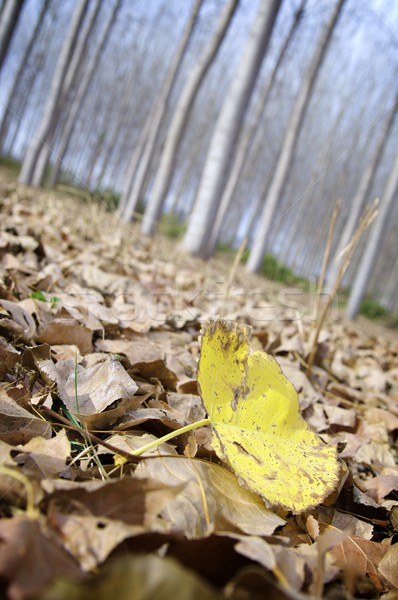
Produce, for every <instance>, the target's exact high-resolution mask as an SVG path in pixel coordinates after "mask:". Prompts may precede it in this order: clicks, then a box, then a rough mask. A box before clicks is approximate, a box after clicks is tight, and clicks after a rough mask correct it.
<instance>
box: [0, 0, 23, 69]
mask: <svg viewBox="0 0 398 600" xmlns="http://www.w3.org/2000/svg"><path fill="white" fill-rule="evenodd" d="M22 7H23V0H5V3H4V6H3V7H2V10H1V18H0V69H1V67H2V66H3V63H4V60H5V58H6V56H7V52H8V49H9V47H10V42H11V39H12V36H13V34H14V32H15V29H16V26H17V23H18V19H19V16H20V14H21V11H22Z"/></svg>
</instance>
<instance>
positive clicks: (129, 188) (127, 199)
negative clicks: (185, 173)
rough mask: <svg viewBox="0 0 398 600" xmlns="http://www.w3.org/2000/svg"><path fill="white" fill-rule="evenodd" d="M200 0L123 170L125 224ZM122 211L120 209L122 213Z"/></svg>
mask: <svg viewBox="0 0 398 600" xmlns="http://www.w3.org/2000/svg"><path fill="white" fill-rule="evenodd" d="M202 2H203V0H195V3H194V6H193V9H192V12H191V15H190V17H189V21H188V24H187V26H186V28H185V30H184V33H183V36H182V40H181V43H180V45H179V47H178V49H177V52H176V54H175V56H174V58H173V61H172V63H171V65H170V68H169V70H168V72H167V75H166V78H165V80H164V83H163V86H162V89H161V91H160V93H159V96H158V99H157V101H156V104H155V106H154V109H153V110H152V111H151V112H150V114H149V116H148V122H149V123H150V125H149V126H147V127H145V130H146V131H147V132H148V133H147V135H146V137H145V139H144V140H143V143H141V145H140V146H139V147H138V148H137V150H136V151H135V152H134V153H133V156H132V160H131V162H130V164H129V166H128V169H127V175H126V186H125V189H124V190H123V194H122V197H121V211H120V213H119V214H120V216H121V218H122V219H123V220H124V221H126V222H128V221H130V219H131V216H132V214H133V212H134V211H135V208H136V206H137V204H138V201H139V199H140V198H141V197H143V195H144V185H145V180H146V178H147V176H148V171H149V168H150V165H151V162H152V159H153V155H154V152H155V148H156V146H157V144H158V141H159V134H160V131H161V127H162V124H163V121H164V116H165V114H166V109H167V106H168V103H169V100H170V96H171V92H172V90H173V87H174V83H175V81H176V79H177V75H178V73H179V71H180V67H181V64H182V61H183V59H184V56H185V53H186V50H187V48H188V45H189V42H190V40H191V38H192V33H193V31H194V29H195V24H196V21H197V17H198V14H199V10H200V7H201V4H202ZM122 208H123V210H122Z"/></svg>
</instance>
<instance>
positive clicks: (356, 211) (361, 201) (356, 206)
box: [327, 96, 398, 286]
mask: <svg viewBox="0 0 398 600" xmlns="http://www.w3.org/2000/svg"><path fill="white" fill-rule="evenodd" d="M397 109H398V96H397V97H396V99H395V102H394V105H393V106H392V107H391V109H390V111H389V113H388V115H387V117H386V119H385V121H384V125H383V129H382V132H381V135H380V137H379V140H378V142H377V146H376V150H375V152H374V154H373V157H372V160H370V161H369V162H368V164H367V165H366V167H365V169H364V170H363V172H362V177H361V179H360V181H359V185H358V191H357V193H356V194H355V196H354V199H353V200H352V202H351V204H350V212H349V214H348V218H347V221H346V223H345V225H344V229H343V233H342V234H341V237H340V240H339V243H338V246H337V249H336V252H335V253H334V259H333V262H332V265H331V268H330V272H329V275H328V278H327V281H328V284H329V285H330V286H332V285H333V283H334V281H335V280H336V277H337V273H338V270H339V267H340V262H341V252H342V251H343V250H344V248H345V247H346V245H347V244H348V242H349V241H350V239H351V237H352V235H353V233H354V231H355V228H356V226H357V224H358V220H359V216H360V214H361V211H362V209H363V207H364V205H365V202H366V199H367V197H368V194H369V192H370V189H371V187H372V183H373V180H374V177H375V174H376V171H377V169H378V167H379V164H380V160H381V157H382V154H383V150H384V148H385V145H386V141H387V139H388V137H389V134H390V131H391V129H392V126H393V123H394V120H395V117H396V114H397ZM383 116H384V115H383Z"/></svg>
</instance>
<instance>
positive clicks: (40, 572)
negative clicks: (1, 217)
mask: <svg viewBox="0 0 398 600" xmlns="http://www.w3.org/2000/svg"><path fill="white" fill-rule="evenodd" d="M39 565H40V566H39ZM0 574H1V576H2V577H3V578H4V579H5V580H6V581H7V583H8V587H7V598H9V599H10V600H25V599H28V598H32V597H35V596H40V595H41V593H42V592H43V590H44V587H45V586H46V585H48V584H49V583H50V582H52V581H53V580H54V579H56V578H57V577H70V578H72V579H73V580H76V579H77V580H78V579H80V578H82V576H83V573H82V571H81V570H80V568H79V565H78V563H77V562H76V561H75V560H74V558H73V557H72V556H71V555H70V554H69V552H67V551H66V550H65V548H64V547H63V546H62V544H61V543H60V541H59V539H58V538H57V537H56V536H55V535H54V533H53V532H52V530H51V529H49V528H48V527H47V525H46V523H45V522H44V520H42V519H29V518H28V517H25V516H23V515H16V516H14V517H13V518H12V519H2V520H0Z"/></svg>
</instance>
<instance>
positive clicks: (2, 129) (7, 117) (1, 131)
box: [0, 0, 50, 148]
mask: <svg viewBox="0 0 398 600" xmlns="http://www.w3.org/2000/svg"><path fill="white" fill-rule="evenodd" d="M49 3H50V0H44V2H43V4H42V6H41V9H40V12H39V15H38V17H37V21H36V24H35V26H34V28H33V31H32V35H31V37H30V40H29V43H28V45H27V46H26V48H25V52H24V53H23V56H22V59H21V62H20V63H19V67H18V69H17V72H16V74H15V77H14V81H13V83H12V86H11V89H10V91H9V93H8V97H7V100H6V102H5V111H4V114H3V118H2V121H1V125H0V147H1V148H4V141H5V138H6V135H7V131H8V127H9V124H10V121H11V115H12V112H11V102H12V99H13V98H14V97H15V96H16V95H17V93H18V89H19V86H20V84H21V79H22V73H23V71H24V69H25V68H26V64H27V62H28V60H29V58H30V55H31V53H32V48H33V46H34V43H35V41H36V40H37V37H38V35H39V33H40V30H41V28H42V25H43V22H44V17H45V14H46V11H47V9H48V5H49Z"/></svg>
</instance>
